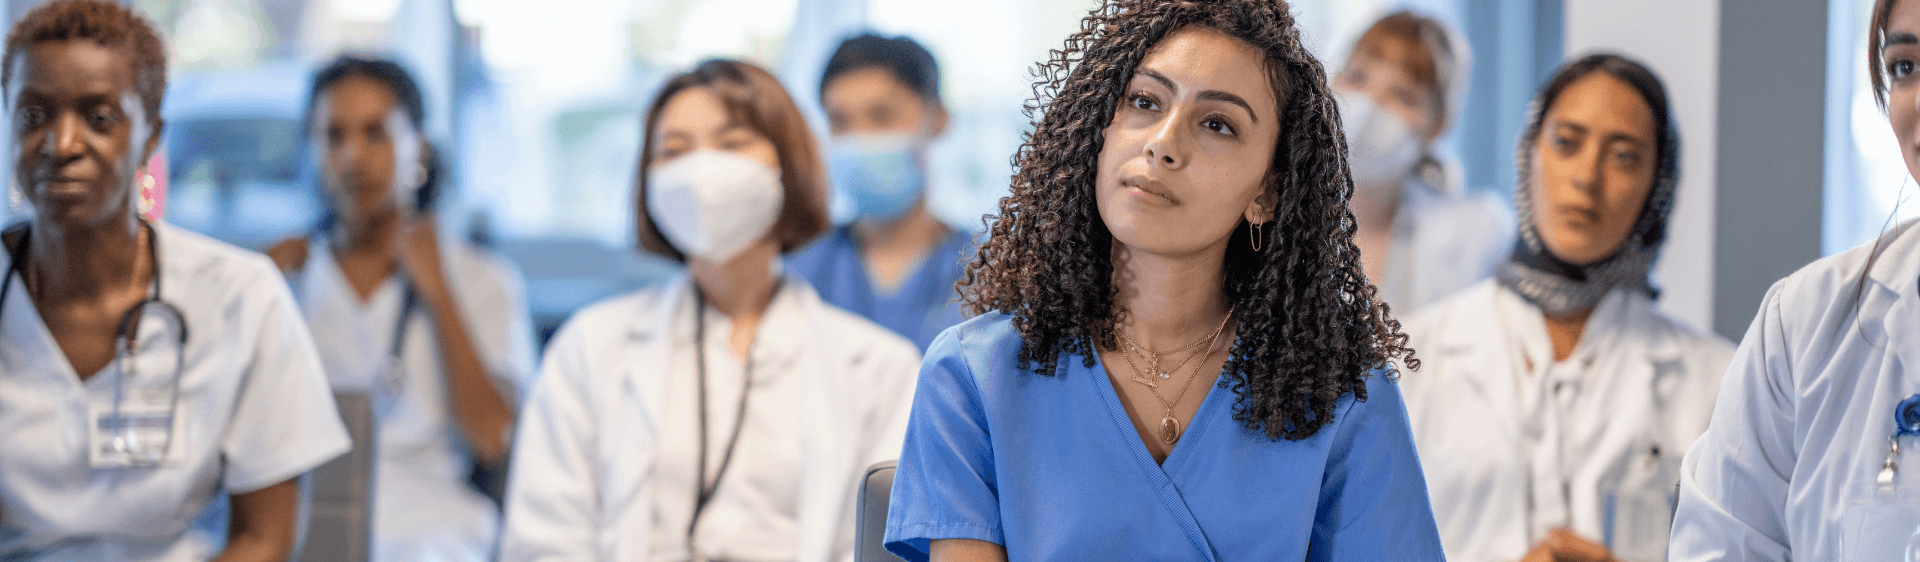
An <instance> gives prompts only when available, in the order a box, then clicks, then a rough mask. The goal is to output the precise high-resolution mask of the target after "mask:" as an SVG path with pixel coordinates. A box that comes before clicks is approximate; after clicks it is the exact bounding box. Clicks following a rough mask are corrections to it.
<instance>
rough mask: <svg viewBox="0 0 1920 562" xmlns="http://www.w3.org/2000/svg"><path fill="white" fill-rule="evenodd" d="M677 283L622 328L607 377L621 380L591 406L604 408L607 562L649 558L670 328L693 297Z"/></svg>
mask: <svg viewBox="0 0 1920 562" xmlns="http://www.w3.org/2000/svg"><path fill="white" fill-rule="evenodd" d="M689 279H690V278H689V277H685V276H682V277H680V278H679V279H677V280H674V281H670V282H668V283H667V285H665V286H663V287H662V288H661V291H660V293H659V300H657V301H654V302H653V303H651V304H653V305H654V306H653V308H652V310H643V311H642V314H636V315H635V316H634V317H633V318H631V319H630V320H629V324H628V325H627V326H626V327H625V331H626V334H625V337H626V345H624V346H621V347H622V349H623V352H622V353H619V354H616V355H615V356H614V357H610V358H609V360H611V361H616V362H617V363H616V364H614V365H609V366H608V367H609V368H610V370H613V371H614V372H617V373H619V376H618V377H617V379H615V380H616V382H617V385H618V389H617V390H615V389H611V388H610V389H608V390H613V392H609V393H608V396H607V397H605V398H602V399H598V400H596V402H600V403H602V404H603V406H602V407H601V408H600V409H599V410H600V411H601V412H604V414H603V416H605V417H604V418H602V419H600V420H599V421H600V423H601V426H600V427H599V428H598V429H599V435H600V440H599V441H600V443H599V448H600V455H599V458H602V459H608V460H607V464H606V465H605V466H602V467H600V468H601V473H600V475H601V478H602V482H603V484H602V486H603V487H602V490H601V494H602V495H601V498H600V506H601V509H602V510H605V511H606V513H605V516H604V517H603V518H602V520H601V524H602V525H604V526H605V527H604V528H602V529H600V530H599V531H600V532H599V536H601V537H602V538H603V540H605V541H608V543H610V544H607V543H603V544H602V545H600V551H601V553H603V554H604V555H606V556H607V559H609V560H641V559H644V558H646V556H647V555H648V554H649V550H650V547H651V545H650V544H649V543H650V541H651V539H652V532H651V531H650V529H652V528H653V521H652V515H653V507H652V505H653V501H652V497H651V496H650V495H649V492H650V491H651V488H650V486H648V483H649V482H651V481H652V480H653V475H654V472H655V471H654V463H655V460H656V459H657V457H658V450H657V448H656V445H657V444H658V443H659V438H658V436H659V431H660V422H661V420H660V411H661V408H662V406H663V403H664V401H665V394H666V380H667V377H666V376H664V372H665V370H666V369H668V368H669V365H670V361H671V359H672V357H673V355H672V353H673V342H674V338H673V336H674V331H673V328H674V325H675V323H674V321H675V320H676V319H679V318H680V317H682V316H683V314H684V311H683V310H682V309H683V308H687V305H688V303H689V302H690V299H688V298H687V296H688V295H689V294H690V291H691V283H690V282H689Z"/></svg>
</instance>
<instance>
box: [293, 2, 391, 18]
mask: <svg viewBox="0 0 1920 562" xmlns="http://www.w3.org/2000/svg"><path fill="white" fill-rule="evenodd" d="M311 1H315V2H325V3H326V4H328V7H330V8H331V9H332V11H333V15H334V17H337V18H340V19H343V20H356V21H382V22H383V21H388V20H391V19H393V14H394V12H396V11H399V9H400V0H311Z"/></svg>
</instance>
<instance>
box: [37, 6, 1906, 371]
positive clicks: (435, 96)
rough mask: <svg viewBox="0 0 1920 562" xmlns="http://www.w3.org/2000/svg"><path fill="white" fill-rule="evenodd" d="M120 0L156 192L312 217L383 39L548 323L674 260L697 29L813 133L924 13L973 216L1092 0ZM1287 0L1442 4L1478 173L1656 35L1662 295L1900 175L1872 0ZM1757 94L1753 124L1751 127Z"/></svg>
mask: <svg viewBox="0 0 1920 562" xmlns="http://www.w3.org/2000/svg"><path fill="white" fill-rule="evenodd" d="M127 3H128V4H130V5H133V6H135V7H137V8H139V9H140V10H142V11H144V12H145V13H146V14H147V15H148V16H150V17H151V18H153V19H154V20H155V21H156V22H157V23H158V24H159V26H160V28H161V29H162V31H163V32H164V33H165V34H166V35H167V39H168V40H169V42H170V49H171V52H170V53H169V55H170V57H169V60H170V63H171V69H170V70H171V73H172V76H171V84H170V91H169V93H168V96H167V105H166V109H165V113H166V117H167V120H168V122H169V127H168V129H167V135H166V140H165V151H166V152H165V154H166V156H165V160H166V165H167V174H166V175H167V182H166V185H167V193H166V196H165V200H164V207H163V213H164V215H165V217H166V219H167V220H169V221H172V222H174V223H177V224H179V225H182V226H185V227H188V228H192V229H195V230H199V231H202V232H206V233H209V234H212V235H214V236H216V237H219V238H222V239H225V240H228V241H231V242H234V243H236V244H239V245H242V246H246V247H250V248H255V249H260V248H264V247H266V246H267V245H268V244H270V243H272V242H273V241H275V240H278V239H280V238H282V237H285V236H290V235H295V234H298V233H300V232H302V231H304V230H307V229H309V228H311V227H312V225H313V223H314V221H315V220H316V218H317V216H318V212H319V208H320V202H319V200H318V198H317V192H316V190H315V189H314V188H313V187H312V185H313V183H312V181H311V175H312V170H311V165H310V163H309V162H308V160H309V158H308V156H307V154H306V152H305V148H304V145H303V138H302V137H303V131H302V129H301V126H300V119H301V116H302V112H303V111H304V109H305V108H304V105H305V101H306V91H305V90H306V86H307V81H308V79H309V76H310V74H311V72H312V70H313V69H314V68H315V67H316V66H318V65H319V64H322V63H324V62H325V61H326V60H328V59H330V58H331V57H333V56H334V55H336V54H339V53H342V52H349V53H358V54H377V55H386V56H391V57H394V58H396V59H398V60H400V61H402V62H404V63H405V64H406V65H407V66H408V67H409V69H410V70H412V71H413V72H414V73H415V74H416V76H418V77H419V78H420V79H421V81H422V83H423V85H424V87H425V88H426V91H427V94H428V114H429V119H428V123H429V126H428V129H429V133H430V134H431V135H432V137H433V138H434V140H435V142H436V144H437V145H439V146H441V147H442V148H443V150H444V151H445V155H446V156H447V157H448V162H449V163H450V166H449V180H450V181H449V184H448V185H449V187H450V188H451V189H450V190H449V193H448V194H447V197H446V198H445V199H444V200H443V202H442V206H441V222H442V223H443V225H444V226H445V227H446V228H450V229H454V230H455V231H456V232H458V233H462V234H464V235H467V236H471V237H474V238H476V239H482V240H487V241H490V243H491V244H493V245H495V246H496V247H497V248H499V249H500V250H501V251H502V252H503V253H505V254H506V255H507V256H509V257H510V258H511V259H513V260H515V261H516V262H518V264H519V265H520V267H521V268H522V269H523V271H524V272H525V274H526V276H527V278H528V291H529V293H530V295H529V296H530V302H531V305H532V309H533V313H534V316H535V321H536V325H537V326H539V327H541V329H542V334H543V336H544V335H545V334H546V333H548V332H549V331H550V330H551V329H552V328H553V327H555V326H557V325H558V323H559V322H560V321H562V320H564V319H565V317H566V316H567V315H568V314H570V313H571V312H572V311H573V310H575V309H576V308H578V307H580V306H582V305H584V304H586V303H588V302H591V301H593V300H596V299H599V298H601V297H604V296H607V295H610V294H613V293H616V292H622V291H626V290H630V289H632V288H635V287H637V286H640V285H644V284H646V283H649V282H652V281H654V280H657V279H660V278H662V277H663V276H665V275H666V274H668V273H670V272H671V271H672V268H673V267H675V266H674V265H671V264H669V263H667V262H664V261H662V260H658V259H653V258H650V257H646V256H643V255H640V254H639V253H638V252H635V251H633V250H631V247H632V236H631V234H630V231H631V229H632V220H633V218H632V216H631V209H632V206H631V203H630V189H631V182H632V178H633V176H634V166H635V163H636V161H637V160H636V157H637V154H638V150H639V130H640V123H639V114H640V110H641V107H640V106H641V104H643V103H645V100H647V99H648V97H649V95H650V94H651V93H652V91H653V89H654V88H655V87H656V86H657V84H658V83H659V81H660V80H662V79H663V77H665V76H666V75H668V74H669V73H671V72H674V71H676V70H680V69H684V68H686V67H687V66H689V65H690V64H692V63H694V62H696V61H698V60H700V59H704V58H707V57H715V56H725V57H737V58H742V59H746V60H750V61H754V62H757V63H760V64H762V65H765V66H767V67H768V68H771V69H775V70H776V72H777V73H778V74H779V75H780V76H781V77H782V78H783V80H784V81H785V82H786V84H787V86H788V88H789V90H791V91H792V93H793V94H794V95H795V97H796V98H797V101H799V102H800V104H801V106H802V108H803V109H805V110H807V111H809V112H810V113H811V115H810V118H812V119H813V120H814V123H815V133H816V134H822V133H823V132H824V127H822V126H821V125H823V124H824V123H823V121H822V120H821V115H820V112H819V108H818V105H817V101H816V99H815V98H816V93H817V91H818V87H819V83H818V76H819V71H820V69H821V67H822V66H823V64H824V62H825V59H826V56H827V55H828V53H829V51H830V49H831V48H832V47H833V46H834V45H835V44H837V43H838V42H839V41H840V40H841V39H843V38H845V37H847V36H849V35H852V34H854V33H857V32H860V31H864V30H877V31H880V32H882V33H890V34H907V35H910V36H912V37H914V38H916V39H918V40H920V41H922V42H923V43H924V44H926V45H927V46H928V47H929V48H930V49H931V50H932V51H933V52H934V54H935V56H936V57H938V59H939V62H940V64H941V66H942V69H941V70H942V73H943V76H942V81H943V83H944V84H945V95H946V97H947V99H946V100H945V101H946V103H947V105H948V108H949V110H950V111H951V112H952V115H953V121H952V125H951V127H950V129H949V132H948V133H947V135H946V136H945V137H944V138H943V139H942V140H941V142H940V145H939V146H938V148H937V149H936V157H935V160H936V161H935V162H934V166H935V169H934V173H933V177H934V184H933V185H932V188H931V192H930V193H931V198H932V199H931V205H932V207H933V209H934V210H935V212H936V214H938V215H939V216H941V217H942V218H943V219H945V220H947V221H948V222H950V223H951V224H953V225H954V226H956V227H960V228H973V229H978V228H980V226H981V221H980V217H981V215H982V214H985V213H988V212H991V211H992V209H993V207H994V203H995V202H996V201H997V200H998V198H999V197H1000V195H1001V194H1002V193H1004V192H1005V190H1006V179H1007V177H1008V175H1009V173H1010V172H1011V169H1010V164H1009V161H1010V156H1011V155H1012V154H1013V152H1014V150H1015V148H1016V147H1017V146H1018V144H1019V141H1020V135H1021V133H1022V131H1023V130H1025V128H1026V126H1027V119H1026V117H1025V116H1023V115H1022V113H1021V107H1022V104H1023V102H1025V101H1026V99H1027V98H1028V97H1029V95H1030V94H1031V89H1030V76H1029V71H1030V69H1031V68H1032V67H1033V63H1034V62H1035V61H1038V60H1040V59H1042V58H1044V57H1045V56H1046V55H1047V52H1048V50H1049V49H1052V48H1057V47H1058V46H1059V45H1060V42H1061V40H1062V39H1064V38H1065V37H1066V36H1067V34H1068V33H1070V32H1072V31H1074V30H1075V29H1077V28H1078V24H1079V20H1080V18H1081V16H1083V15H1085V13H1086V11H1087V10H1088V9H1090V8H1092V7H1094V6H1095V5H1097V2H1094V1H1091V0H971V1H968V2H936V1H929V0H537V1H529V0H128V2H127ZM36 4H37V2H36V1H34V0H11V1H9V2H7V3H6V4H5V5H6V13H7V14H8V16H9V17H10V18H17V17H19V16H20V15H21V14H23V13H24V12H25V11H26V10H28V9H30V8H31V7H33V6H34V5H36ZM1292 4H1293V8H1294V12H1295V13H1296V15H1297V17H1298V19H1299V22H1300V28H1301V30H1302V32H1303V34H1304V35H1305V38H1306V40H1307V42H1308V43H1309V45H1310V46H1311V47H1312V48H1313V49H1314V50H1315V52H1316V53H1318V54H1320V55H1321V57H1322V60H1323V61H1325V62H1326V63H1327V65H1328V67H1329V70H1330V71H1333V70H1337V69H1338V68H1339V66H1340V64H1341V62H1342V61H1343V59H1344V58H1345V56H1346V50H1347V48H1348V47H1349V46H1350V43H1351V42H1352V41H1353V39H1355V36H1356V35H1357V34H1358V33H1359V32H1360V31H1362V30H1363V29H1364V28H1365V27H1366V26H1367V25H1368V24H1370V23H1371V22H1372V21H1373V20H1374V19H1376V18H1377V17H1379V16H1381V15H1383V14H1385V13H1387V12H1388V11H1390V10H1393V9H1398V8H1414V9H1417V10H1421V11H1423V12H1426V13H1428V14H1430V15H1433V16H1436V17H1438V18H1439V19H1441V20H1443V21H1447V22H1450V23H1452V24H1454V25H1455V26H1456V27H1457V28H1458V29H1459V30H1460V31H1461V33H1462V34H1463V36H1465V37H1466V38H1467V40H1468V43H1469V44H1470V45H1471V46H1472V47H1473V51H1474V59H1475V61H1474V62H1475V65H1474V71H1473V74H1472V77H1473V82H1472V86H1471V90H1470V93H1469V96H1468V99H1469V101H1468V103H1467V105H1466V107H1465V111H1466V115H1465V118H1464V119H1462V120H1461V125H1460V126H1458V127H1456V128H1455V130H1454V131H1453V132H1452V133H1451V134H1450V135H1449V137H1448V139H1447V140H1446V141H1445V144H1446V147H1447V150H1448V151H1449V152H1450V154H1451V156H1452V157H1453V158H1455V159H1457V160H1458V161H1459V162H1460V163H1461V164H1462V166H1463V167H1464V169H1465V172H1466V173H1465V178H1466V184H1467V188H1468V189H1470V190H1475V191H1486V192H1492V193H1497V194H1500V195H1502V196H1506V195H1507V193H1508V192H1509V191H1510V189H1511V186H1512V182H1513V177H1514V170H1513V169H1512V166H1513V165H1512V150H1513V144H1514V141H1515V140H1516V139H1517V136H1518V134H1519V129H1520V127H1521V126H1522V125H1523V123H1524V121H1525V110H1526V106H1527V104H1528V102H1529V100H1530V98H1531V96H1532V93H1533V90H1534V89H1535V88H1536V87H1537V86H1538V84H1539V82H1540V81H1541V80H1542V79H1543V78H1544V77H1545V76H1546V75H1547V74H1548V73H1549V72H1551V70H1552V69H1553V68H1554V67H1555V66H1556V65H1557V64H1558V63H1559V62H1560V61H1561V60H1562V59H1563V57H1566V56H1570V55H1577V54H1580V53H1583V52H1587V51H1593V50H1608V51H1616V52H1623V53H1625V54H1628V55H1631V56H1635V57H1638V58H1641V59H1643V60H1645V61H1647V62H1648V63H1649V64H1650V66H1652V67H1653V68H1654V69H1655V70H1656V71H1658V72H1660V73H1661V75H1662V77H1663V78H1664V79H1665V80H1667V82H1668V87H1669V89H1670V90H1671V91H1672V94H1673V97H1674V102H1675V107H1676V112H1677V113H1678V114H1679V118H1680V120H1679V122H1680V127H1681V132H1682V136H1683V138H1684V139H1685V143H1686V144H1685V148H1684V157H1683V169H1684V174H1685V175H1684V179H1683V184H1682V191H1681V199H1680V203H1679V208H1678V210H1677V215H1676V218H1675V227H1674V232H1673V239H1672V241H1671V242H1670V244H1669V246H1668V249H1667V252H1666V255H1665V256H1664V258H1663V260H1662V262H1661V264H1660V266H1659V270H1658V271H1659V273H1658V275H1659V280H1660V284H1661V285H1662V286H1663V287H1664V288H1665V289H1666V291H1667V293H1666V294H1667V295H1668V297H1667V298H1666V299H1664V300H1663V306H1665V307H1666V308H1667V309H1668V310H1669V311H1670V312H1672V313H1674V314H1676V315H1677V316H1679V317H1680V318H1682V319H1685V320H1687V321H1689V322H1692V323H1695V324H1697V325H1699V326H1702V327H1709V328H1714V329H1717V330H1719V331H1720V332H1722V333H1724V334H1728V335H1729V336H1731V337H1735V338H1737V337H1738V336H1739V334H1740V332H1742V331H1744V329H1745V326H1746V323H1747V320H1748V319H1750V318H1751V317H1752V313H1753V310H1752V306H1754V304H1753V303H1757V302H1758V300H1759V299H1758V296H1759V295H1758V292H1757V291H1760V290H1764V288H1765V284H1766V283H1770V282H1771V281H1772V280H1773V279H1775V278H1778V277H1779V276H1781V275H1784V274H1785V273H1786V272H1789V271H1791V270H1792V269H1793V268H1796V267H1798V265H1800V264H1804V263H1806V262H1807V261H1810V260H1811V259H1813V258H1816V257H1818V256H1819V255H1823V254H1829V253H1833V252H1836V251H1839V250H1842V249H1845V248H1847V247H1850V246H1853V245H1856V244H1859V243H1861V242H1864V241H1867V240H1869V239H1870V238H1871V237H1872V236H1873V235H1874V234H1875V233H1876V232H1878V231H1879V229H1880V228H1881V225H1882V224H1884V222H1885V221H1886V220H1887V219H1888V217H1889V216H1891V215H1892V214H1893V210H1894V207H1895V204H1896V203H1897V202H1898V200H1899V198H1900V197H1901V196H1902V195H1904V194H1906V193H1908V192H1910V191H1911V190H1912V188H1911V187H1908V186H1907V184H1909V183H1911V182H1910V180H1908V179H1907V174H1906V171H1905V169H1904V167H1903V165H1902V164H1901V160H1900V158H1899V156H1898V154H1897V152H1896V151H1895V150H1894V142H1893V140H1892V133H1891V131H1890V130H1889V129H1888V127H1887V124H1886V121H1885V118H1884V116H1882V115H1881V113H1880V112H1879V110H1878V108H1876V107H1875V106H1874V105H1873V102H1872V98H1871V96H1870V93H1869V92H1868V90H1867V88H1866V74H1865V72H1866V70H1865V63H1864V59H1865V56H1864V45H1865V39H1864V36H1863V34H1862V33H1861V30H1863V29H1864V28H1865V21H1864V18H1865V12H1866V10H1867V6H1869V5H1870V4H1871V1H1870V0H1831V1H1829V2H1824V3H1822V2H1813V1H1807V0H1793V1H1780V2H1735V1H1730V0H1729V1H1721V0H1422V1H1391V0H1300V1H1297V2H1293V3H1292ZM1783 53H1784V54H1783ZM1796 61H1797V62H1796ZM1755 107H1757V108H1760V109H1761V110H1763V111H1758V112H1756V111H1753V110H1752V108H1755ZM1755 122H1758V123H1759V124H1758V126H1759V127H1761V129H1759V130H1760V132H1762V133H1764V134H1760V135H1755V134H1752V131H1753V128H1752V126H1753V124H1754V123H1755ZM1742 127H1746V128H1742ZM1768 127H1771V128H1768ZM3 165H4V163H0V166H3ZM1775 169H1778V170H1784V172H1780V173H1776V172H1772V171H1770V170H1775ZM9 176H10V174H9ZM1754 177H1760V178H1762V180H1763V181H1754V180H1752V178H1754ZM18 199H19V198H18V196H17V194H12V192H11V191H10V196H9V204H8V205H6V208H5V209H3V210H0V212H4V213H11V214H13V215H15V216H17V215H18V214H20V213H21V212H22V209H21V208H20V203H19V201H18ZM1795 202H1798V203H1795ZM1902 214H1903V215H1904V216H1913V215H1914V213H1913V212H1912V211H1911V209H1910V208H1908V209H1906V210H1904V211H1902ZM1756 256H1758V257H1756ZM1756 279H1757V281H1756ZM1755 283H1759V285H1758V288H1757V289H1756V288H1754V284H1755Z"/></svg>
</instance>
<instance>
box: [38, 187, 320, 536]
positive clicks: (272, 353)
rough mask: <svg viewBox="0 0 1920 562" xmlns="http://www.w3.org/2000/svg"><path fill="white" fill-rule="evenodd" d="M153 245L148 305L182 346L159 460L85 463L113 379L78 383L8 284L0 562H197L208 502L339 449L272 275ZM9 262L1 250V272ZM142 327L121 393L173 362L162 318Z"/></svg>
mask: <svg viewBox="0 0 1920 562" xmlns="http://www.w3.org/2000/svg"><path fill="white" fill-rule="evenodd" d="M154 231H155V236H154V240H156V241H157V242H158V244H159V257H160V277H161V291H162V293H161V295H160V297H161V298H162V299H163V300H165V301H166V302H169V303H173V304H174V305H175V306H177V307H179V309H180V312H181V313H182V314H183V315H184V316H185V318H186V323H187V332H188V333H187V335H188V336H189V338H188V341H187V349H186V350H185V351H186V366H185V370H184V371H182V372H181V374H180V401H179V402H178V403H177V408H175V409H174V416H175V418H176V420H175V421H176V423H177V424H178V425H177V426H176V428H175V429H174V430H173V435H174V437H173V440H174V443H173V446H172V447H171V449H170V450H171V453H170V454H169V456H168V460H166V461H164V462H163V463H162V465H161V466H159V467H155V468H94V467H93V466H92V465H91V464H90V462H89V459H88V443H89V437H90V434H89V431H88V427H89V425H91V424H90V419H91V418H90V415H89V413H88V407H89V405H94V406H95V407H99V405H102V404H111V403H112V400H113V392H114V388H115V386H117V385H116V384H115V383H116V382H117V381H119V380H120V367H119V366H118V365H117V364H109V365H108V366H107V367H106V368H105V369H103V370H101V371H100V372H99V373H96V374H94V375H93V376H92V377H89V378H87V379H86V380H85V381H81V380H80V379H79V378H78V377H77V376H76V374H75V373H74V371H73V367H72V366H71V365H70V364H68V363H67V360H66V356H65V355H64V354H63V353H62V352H61V351H60V349H59V347H58V345H57V344H56V343H55V342H54V339H53V335H52V334H51V333H49V332H48V331H47V328H46V324H45V322H43V321H42V320H41V318H40V315H39V312H38V311H37V310H35V308H34V305H33V301H32V300H31V299H30V297H28V296H27V291H26V290H25V288H24V287H23V286H22V285H21V283H20V280H19V279H17V278H16V279H14V284H13V289H12V290H11V291H10V292H9V294H8V295H7V297H6V298H7V302H6V305H5V311H4V313H3V314H0V316H3V317H0V521H4V522H0V560H14V559H16V557H18V558H25V559H31V560H36V561H61V560H167V561H183V560H205V559H206V558H207V557H209V556H211V555H212V554H213V552H212V549H213V547H214V545H215V544H217V541H218V539H217V538H214V537H207V536H205V535H204V534H202V533H199V532H197V531H194V530H192V529H190V526H191V525H192V524H193V522H194V519H195V518H196V517H198V516H200V515H201V514H202V512H203V511H205V509H206V508H207V506H208V504H209V503H210V502H212V501H213V500H214V498H215V497H216V495H217V494H219V493H221V491H222V490H221V488H223V487H224V488H225V491H226V492H231V493H236V494H238V493H247V492H253V491H257V490H260V489H262V488H266V487H268V486H271V485H273V484H277V483H280V482H283V481H286V480H288V479H291V478H294V477H297V476H299V475H301V474H303V473H306V472H307V471H309V470H312V469H313V468H314V467H317V466H319V465H320V464H321V463H324V462H326V461H328V460H331V459H333V458H334V457H337V456H339V455H340V454H342V453H345V452H346V451H347V448H348V445H349V441H348V437H347V432H346V428H345V426H344V425H342V424H341V422H340V415H339V412H338V410H336V409H335V408H334V403H333V394H332V393H330V392H328V390H327V379H326V375H325V374H323V373H322V371H321V367H320V360H319V357H318V355H317V354H316V353H315V352H314V347H313V342H312V340H311V339H310V338H309V336H308V335H307V327H306V324H305V323H304V322H301V320H300V311H299V309H298V308H297V307H296V306H295V304H294V301H293V298H292V296H291V295H290V294H288V292H287V286H286V284H285V283H284V282H283V281H282V280H281V277H280V274H279V272H278V271H277V270H275V269H274V267H273V264H272V262H269V261H268V260H267V258H266V257H265V256H261V255H259V254H255V253H252V252H247V251H245V250H241V249H238V248H234V247H232V246H228V245H226V244H224V243H221V242H217V241H214V240H212V239H209V238H206V237H203V236H201V235H199V234H195V233H192V232H188V231H185V230H181V229H178V228H175V227H173V226H170V225H167V224H163V223H155V224H154ZM8 261H9V260H8V259H7V257H6V256H5V255H4V253H3V252H0V271H5V270H6V269H5V268H6V267H7V265H9V264H8V263H7V262H8ZM142 318H144V320H142V321H141V322H140V327H139V330H140V332H139V336H138V339H139V342H140V343H139V345H138V348H139V349H140V350H141V351H140V352H139V353H137V354H136V355H134V356H133V358H132V361H133V362H134V363H135V364H136V367H137V368H136V369H134V370H135V371H136V374H137V376H135V377H132V378H130V379H128V380H127V381H126V385H125V389H126V392H127V393H129V395H132V394H134V393H143V392H151V391H154V390H156V389H163V388H167V387H169V386H170V385H171V381H172V377H173V373H174V372H175V370H174V362H175V360H176V359H175V352H176V351H177V350H178V349H179V346H178V344H177V343H176V342H177V341H178V340H177V338H178V337H179V336H178V332H176V331H174V329H173V323H172V322H171V319H170V317H168V316H165V315H162V314H159V313H155V312H148V313H147V314H146V315H145V316H143V317H142ZM162 392H163V393H162V394H158V395H156V396H160V397H164V396H170V393H164V391H162ZM156 403H157V404H165V403H166V400H165V399H164V398H160V399H158V400H157V402H156Z"/></svg>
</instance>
